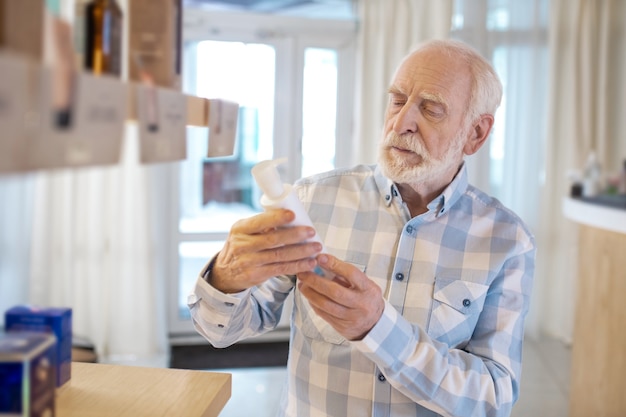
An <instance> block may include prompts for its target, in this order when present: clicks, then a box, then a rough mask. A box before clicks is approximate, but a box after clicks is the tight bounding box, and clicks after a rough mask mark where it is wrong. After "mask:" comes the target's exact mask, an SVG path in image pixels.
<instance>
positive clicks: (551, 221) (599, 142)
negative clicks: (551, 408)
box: [536, 0, 626, 341]
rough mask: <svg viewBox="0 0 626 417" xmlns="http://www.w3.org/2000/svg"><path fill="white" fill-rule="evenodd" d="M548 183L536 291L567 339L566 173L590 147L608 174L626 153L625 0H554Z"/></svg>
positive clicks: (570, 233)
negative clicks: (625, 112)
mask: <svg viewBox="0 0 626 417" xmlns="http://www.w3.org/2000/svg"><path fill="white" fill-rule="evenodd" d="M550 15H551V20H550V28H551V30H550V35H551V36H550V52H551V67H550V83H549V86H550V87H549V94H550V99H549V113H548V116H549V117H548V120H549V122H548V135H547V137H548V140H547V147H546V182H545V187H544V190H543V194H542V204H541V213H542V216H541V227H540V229H539V231H540V233H539V235H538V238H539V242H540V248H541V252H540V254H541V257H540V261H541V262H540V263H539V266H540V269H539V275H538V276H539V279H538V284H539V285H540V290H539V291H537V295H538V299H537V300H536V301H538V302H539V304H540V306H541V314H540V316H541V320H542V325H543V329H544V330H545V331H546V332H548V333H549V334H552V335H555V336H557V337H559V338H561V339H563V340H565V341H571V339H572V330H573V323H574V310H575V304H576V291H575V288H576V286H575V284H576V273H577V268H576V263H577V262H578V258H577V255H576V247H577V238H578V234H577V227H576V225H575V224H574V223H572V222H570V221H568V220H565V219H564V218H563V214H562V210H561V206H562V199H563V197H564V196H565V195H567V194H568V193H569V187H570V182H569V180H568V179H567V178H566V173H567V172H568V171H569V170H572V169H580V168H582V166H583V164H584V162H585V159H586V157H587V155H588V154H589V153H590V152H591V151H595V152H596V153H597V154H598V157H599V159H600V162H601V164H602V166H603V168H604V172H605V173H606V174H609V175H610V174H611V173H613V172H617V170H618V169H619V167H620V166H621V160H622V159H623V158H625V157H626V136H625V132H626V121H625V118H624V109H625V108H626V48H624V45H625V44H626V31H625V30H624V28H625V27H626V2H624V1H623V0H553V1H552V9H551V13H550Z"/></svg>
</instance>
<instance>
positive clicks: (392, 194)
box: [375, 161, 468, 217]
mask: <svg viewBox="0 0 626 417" xmlns="http://www.w3.org/2000/svg"><path fill="white" fill-rule="evenodd" d="M375 177H376V185H377V186H378V189H379V190H380V194H381V198H383V200H384V204H385V205H386V206H387V207H389V206H390V205H391V203H392V201H393V199H394V198H398V197H400V193H399V191H398V187H397V186H396V184H394V182H393V181H391V180H390V179H389V178H387V177H385V176H384V175H383V173H382V170H381V169H380V166H378V165H377V166H376V170H375ZM467 186H468V179H467V168H466V166H465V161H463V163H462V164H461V168H459V172H458V173H457V174H456V176H455V177H454V179H453V180H452V182H451V183H450V184H448V186H447V187H446V188H445V189H444V190H443V192H442V193H441V194H439V196H437V197H436V198H435V199H434V200H432V201H431V202H430V203H428V206H427V207H428V210H429V211H430V212H432V213H435V217H439V216H441V215H443V214H445V213H447V212H448V210H450V208H451V207H452V206H454V204H455V203H456V202H457V201H458V200H459V198H461V196H462V195H463V194H464V193H465V191H466V190H467Z"/></svg>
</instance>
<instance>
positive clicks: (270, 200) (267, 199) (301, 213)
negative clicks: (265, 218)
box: [252, 158, 332, 277]
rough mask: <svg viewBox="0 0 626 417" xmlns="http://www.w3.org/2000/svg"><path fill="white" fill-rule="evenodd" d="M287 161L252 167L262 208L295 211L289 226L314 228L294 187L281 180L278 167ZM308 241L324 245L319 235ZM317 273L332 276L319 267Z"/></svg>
mask: <svg viewBox="0 0 626 417" xmlns="http://www.w3.org/2000/svg"><path fill="white" fill-rule="evenodd" d="M286 161H287V158H280V159H275V160H267V161H262V162H259V163H258V164H256V165H255V166H254V167H252V176H253V177H254V179H255V181H256V182H257V184H258V185H259V188H261V191H263V195H262V196H261V206H262V207H263V208H264V209H266V210H268V209H278V208H284V209H288V210H291V211H293V213H294V214H295V219H294V220H293V221H292V222H291V223H290V224H289V226H310V227H313V223H312V222H311V219H310V218H309V215H308V213H307V212H306V210H305V209H304V206H303V205H302V202H301V201H300V200H299V199H298V196H297V195H296V193H295V191H294V189H293V186H292V185H290V184H284V183H283V182H282V181H281V179H280V174H279V173H278V169H277V167H278V165H280V164H282V163H284V162H286ZM308 241H309V242H319V243H320V244H322V245H323V243H322V241H321V239H320V238H319V236H318V235H317V233H316V234H315V236H313V237H312V238H310V239H309V240H308ZM315 273H317V274H318V275H321V276H326V277H329V276H330V275H332V274H329V273H328V272H327V271H323V270H322V269H321V268H319V267H317V268H316V269H315Z"/></svg>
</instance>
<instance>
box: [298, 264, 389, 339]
mask: <svg viewBox="0 0 626 417" xmlns="http://www.w3.org/2000/svg"><path fill="white" fill-rule="evenodd" d="M317 262H318V264H319V265H320V266H321V267H322V268H323V269H324V270H325V271H328V272H330V273H331V274H334V275H335V278H333V279H332V280H330V279H328V278H325V277H321V276H319V275H317V274H315V273H313V272H301V273H299V274H298V279H299V284H298V285H299V286H298V288H299V289H300V292H301V293H302V295H304V296H305V297H306V298H307V299H308V300H309V304H310V305H311V307H312V308H313V310H315V312H316V313H317V314H318V315H319V316H320V317H322V318H323V319H324V320H326V321H327V322H328V323H329V324H330V325H331V326H332V327H333V328H334V329H335V330H336V331H337V332H338V333H339V334H341V335H342V336H343V337H345V338H346V339H348V340H353V341H354V340H361V339H362V338H363V337H365V335H367V333H369V331H370V330H371V329H372V327H374V325H375V324H376V323H378V320H379V319H380V317H381V315H382V314H383V310H384V308H385V302H384V300H383V297H382V291H381V289H380V287H379V286H378V285H376V284H375V283H374V281H372V280H371V279H369V278H368V277H367V275H365V274H364V273H363V272H361V271H360V270H359V269H358V268H357V267H355V266H354V265H350V264H349V263H346V262H342V261H340V260H339V259H337V258H335V257H334V256H331V255H328V254H321V255H319V256H318V257H317Z"/></svg>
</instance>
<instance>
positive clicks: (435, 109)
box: [422, 105, 446, 118]
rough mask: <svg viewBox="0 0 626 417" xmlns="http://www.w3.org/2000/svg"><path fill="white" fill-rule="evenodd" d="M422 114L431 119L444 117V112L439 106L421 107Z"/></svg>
mask: <svg viewBox="0 0 626 417" xmlns="http://www.w3.org/2000/svg"><path fill="white" fill-rule="evenodd" d="M422 108H423V110H424V113H426V114H427V115H429V116H431V117H436V118H441V117H443V116H445V114H446V113H445V111H444V109H443V108H442V107H441V106H428V105H427V106H423V107H422Z"/></svg>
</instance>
